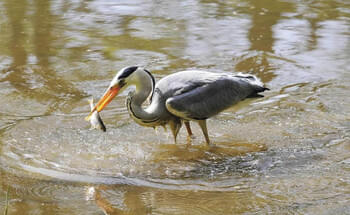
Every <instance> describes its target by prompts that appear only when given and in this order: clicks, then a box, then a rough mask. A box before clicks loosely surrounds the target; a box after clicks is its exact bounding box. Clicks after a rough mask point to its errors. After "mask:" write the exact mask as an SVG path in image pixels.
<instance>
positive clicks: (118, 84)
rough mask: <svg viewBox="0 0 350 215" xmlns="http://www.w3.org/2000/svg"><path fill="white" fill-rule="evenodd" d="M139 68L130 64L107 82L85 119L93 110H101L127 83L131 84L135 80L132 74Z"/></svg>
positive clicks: (88, 117) (87, 118)
mask: <svg viewBox="0 0 350 215" xmlns="http://www.w3.org/2000/svg"><path fill="white" fill-rule="evenodd" d="M139 69H141V68H140V67H137V66H130V67H125V68H123V69H121V70H120V71H119V72H118V73H117V74H116V76H115V77H114V78H113V80H112V81H111V83H110V84H109V87H108V88H107V90H106V92H105V93H104V95H103V96H102V97H101V99H100V100H99V101H98V102H97V104H96V106H95V107H94V108H93V109H92V110H91V112H90V114H89V115H88V116H87V117H86V118H85V119H86V120H89V119H90V117H91V115H92V113H93V112H95V111H98V112H100V111H101V110H103V109H104V108H105V107H106V106H107V105H108V104H109V103H110V102H111V101H112V100H113V98H114V97H116V96H117V95H118V94H119V93H120V92H122V91H123V90H124V89H126V88H127V86H128V85H130V84H133V83H134V81H135V76H134V74H135V73H136V71H138V70H139Z"/></svg>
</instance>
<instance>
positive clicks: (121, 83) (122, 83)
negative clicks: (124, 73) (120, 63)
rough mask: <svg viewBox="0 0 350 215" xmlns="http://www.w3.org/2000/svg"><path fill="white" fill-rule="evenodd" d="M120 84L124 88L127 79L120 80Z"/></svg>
mask: <svg viewBox="0 0 350 215" xmlns="http://www.w3.org/2000/svg"><path fill="white" fill-rule="evenodd" d="M118 84H119V86H120V87H123V86H124V85H125V84H126V81H125V79H124V78H123V79H120V80H119V82H118Z"/></svg>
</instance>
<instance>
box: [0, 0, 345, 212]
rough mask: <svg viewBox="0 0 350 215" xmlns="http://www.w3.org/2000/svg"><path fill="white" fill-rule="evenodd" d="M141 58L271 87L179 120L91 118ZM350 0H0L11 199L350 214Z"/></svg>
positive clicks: (125, 208) (43, 204) (112, 208)
mask: <svg viewBox="0 0 350 215" xmlns="http://www.w3.org/2000/svg"><path fill="white" fill-rule="evenodd" d="M131 65H139V66H144V67H146V68H147V69H148V70H150V71H151V72H152V73H153V74H154V76H155V77H156V79H157V80H159V79H160V78H162V77H164V76H166V75H168V74H171V73H174V72H177V71H181V70H185V69H202V70H208V71H213V72H230V73H234V72H244V73H250V74H254V75H256V76H258V77H259V78H260V79H261V80H262V81H263V82H264V83H266V86H267V87H269V88H270V89H271V90H270V91H268V92H265V93H264V95H265V97H263V98H257V99H247V100H245V101H243V102H241V103H240V104H239V105H236V106H234V107H232V108H230V109H228V110H227V111H225V112H223V113H221V114H219V115H217V116H215V117H213V118H211V119H209V120H208V129H209V134H210V137H211V140H212V141H213V142H214V143H215V146H214V147H207V146H206V145H205V142H204V138H203V137H202V135H201V131H200V128H199V127H198V126H197V125H196V124H194V125H193V130H194V134H195V138H194V139H192V140H191V144H188V139H187V137H186V131H185V129H184V128H182V130H181V131H180V134H179V138H178V143H177V144H174V143H173V139H172V136H171V135H170V131H164V130H163V128H158V129H156V130H153V129H152V128H144V127H141V126H139V125H137V124H136V123H134V122H133V121H132V119H130V118H129V116H128V112H127V110H126V107H125V97H126V95H127V92H126V93H123V94H122V95H121V96H119V97H117V98H116V99H114V101H113V102H112V103H111V104H110V105H109V106H108V107H107V108H106V110H104V111H103V112H101V115H102V118H103V119H104V122H105V124H106V126H107V132H106V133H103V132H101V131H98V130H89V123H88V122H86V121H84V117H85V116H86V115H87V113H88V112H89V106H88V102H87V100H88V98H90V97H94V98H95V99H98V98H99V97H100V96H101V95H102V94H103V92H104V90H105V89H106V87H107V86H108V84H109V82H110V80H111V79H112V78H113V76H114V74H115V73H116V72H117V71H118V70H119V69H121V68H123V67H125V66H131ZM349 94H350V4H349V3H348V1H347V0H324V1H298V2H295V1H288V0H283V1H282V0H259V1H252V0H244V1H215V0H213V1H209V0H202V1H192V0H186V1H181V2H177V1H138V0H133V1H117V2H113V1H105V0H99V1H97V0H91V1H78V0H77V1H75V0H72V1H61V0H57V1H47V0H33V1H29V0H18V1H12V0H0V102H1V104H2V105H0V182H1V183H0V211H1V212H2V211H3V210H4V208H5V205H6V203H5V196H6V192H7V190H9V197H10V199H9V203H8V208H9V213H8V214H84V215H85V214H103V213H107V214H267V213H270V214H350V212H349V211H350V206H349V205H350V108H349V107H350V97H349Z"/></svg>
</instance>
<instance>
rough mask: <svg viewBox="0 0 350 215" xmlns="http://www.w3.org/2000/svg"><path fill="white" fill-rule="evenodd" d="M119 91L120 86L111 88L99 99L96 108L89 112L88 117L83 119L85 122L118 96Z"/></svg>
mask: <svg viewBox="0 0 350 215" xmlns="http://www.w3.org/2000/svg"><path fill="white" fill-rule="evenodd" d="M119 90H120V86H119V85H118V84H117V85H116V86H113V87H111V88H110V89H109V90H108V91H107V92H106V93H105V94H104V95H103V96H102V98H101V99H100V101H98V102H97V104H96V106H95V107H94V108H93V109H92V110H91V112H90V113H89V115H88V116H87V117H85V120H86V121H89V120H90V117H91V116H92V114H93V113H94V112H95V111H96V110H97V112H100V111H101V110H103V109H104V108H105V107H106V106H107V105H108V104H109V103H110V102H111V101H112V99H113V98H114V97H115V96H116V95H118V92H119Z"/></svg>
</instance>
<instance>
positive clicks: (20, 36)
mask: <svg viewBox="0 0 350 215" xmlns="http://www.w3.org/2000/svg"><path fill="white" fill-rule="evenodd" d="M5 7H6V11H7V13H8V19H9V22H10V25H9V27H10V29H11V35H10V38H11V40H10V41H9V49H10V50H11V55H12V64H11V66H10V67H9V68H8V69H5V70H4V71H3V73H5V75H4V76H3V77H4V78H2V79H1V82H3V83H10V84H11V85H12V86H13V87H14V88H15V89H16V92H14V94H17V93H18V94H19V96H22V97H24V98H33V99H35V100H37V101H38V102H43V101H46V102H50V103H52V105H51V106H49V107H48V109H47V110H46V111H45V112H44V113H42V114H48V113H51V112H53V111H56V110H58V109H64V108H68V109H66V111H67V110H69V109H71V108H69V103H71V102H74V101H77V100H78V99H81V98H82V97H84V96H85V94H84V93H83V92H81V91H80V90H78V89H76V88H75V87H74V85H73V84H72V83H71V82H69V81H67V80H64V79H63V78H61V77H59V76H58V75H57V72H56V71H53V70H52V69H51V68H50V56H51V52H52V50H53V47H52V42H53V38H51V34H52V33H51V32H52V27H51V26H52V15H51V12H50V10H51V3H50V1H41V0H36V1H35V2H34V10H35V12H34V14H33V19H32V20H33V23H32V25H33V29H34V34H33V35H32V36H33V37H32V38H31V37H30V36H31V34H30V31H29V29H28V25H30V24H31V23H29V21H30V20H31V19H28V14H29V12H28V11H29V8H28V3H27V1H26V0H21V1H20V2H14V1H6V2H5ZM31 39H32V40H33V46H34V54H35V57H34V56H33V55H32V54H28V53H27V52H28V51H29V50H30V46H28V41H30V40H31ZM35 59H37V60H35ZM36 61H37V62H36ZM33 64H36V66H31V65H33ZM4 99H6V98H4Z"/></svg>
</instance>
